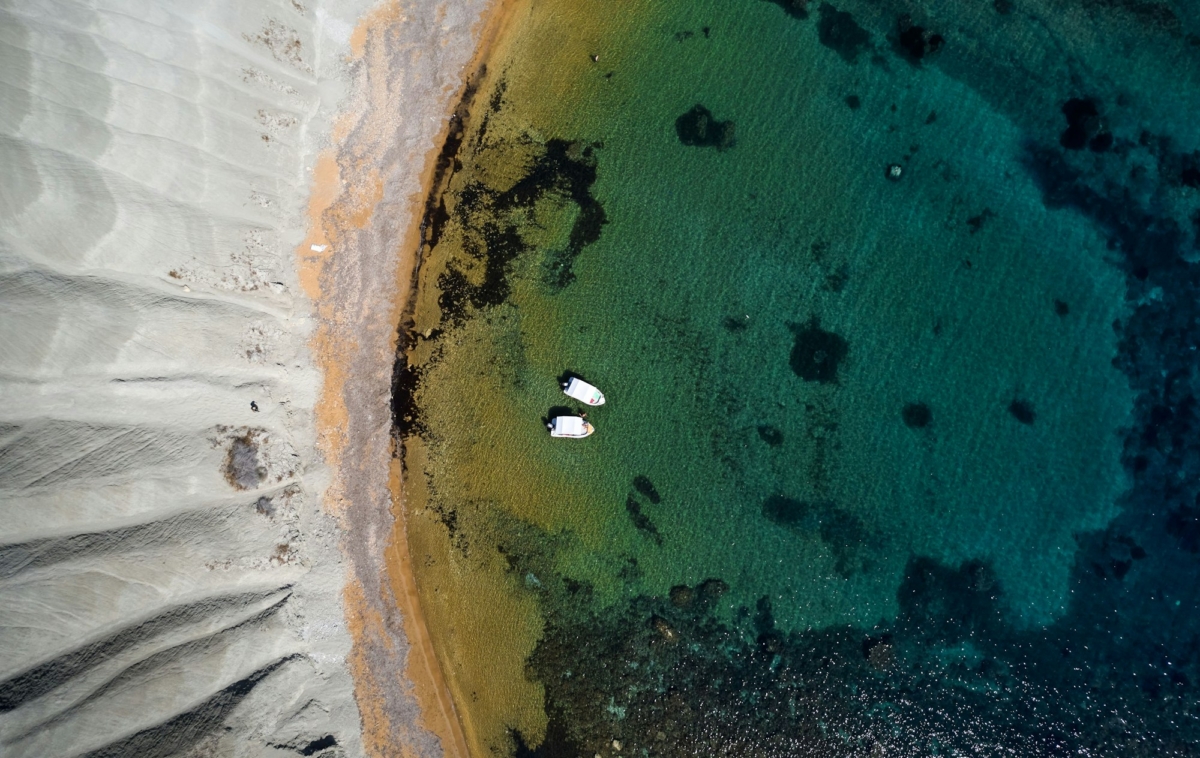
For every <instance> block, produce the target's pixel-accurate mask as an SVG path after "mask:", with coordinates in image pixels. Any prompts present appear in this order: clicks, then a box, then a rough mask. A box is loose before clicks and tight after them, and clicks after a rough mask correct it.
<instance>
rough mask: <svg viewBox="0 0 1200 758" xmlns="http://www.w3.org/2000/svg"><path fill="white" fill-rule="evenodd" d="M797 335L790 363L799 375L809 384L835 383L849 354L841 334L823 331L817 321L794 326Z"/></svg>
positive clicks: (793, 331) (793, 332)
mask: <svg viewBox="0 0 1200 758" xmlns="http://www.w3.org/2000/svg"><path fill="white" fill-rule="evenodd" d="M791 329H792V334H794V335H795V336H796V341H795V344H794V345H793V346H792V355H791V359H790V361H789V362H790V364H791V367H792V371H794V372H795V373H796V376H798V377H800V378H801V379H803V380H804V381H806V382H818V383H820V384H836V383H837V380H838V366H840V365H841V363H842V361H844V360H845V359H846V356H847V354H848V353H849V352H850V345H849V344H848V343H847V342H846V340H845V339H843V338H842V337H841V336H840V335H838V334H834V333H833V332H830V331H826V330H824V329H822V328H821V324H820V322H819V321H818V320H817V319H816V318H812V319H810V320H809V322H808V323H807V324H803V325H792V327H791Z"/></svg>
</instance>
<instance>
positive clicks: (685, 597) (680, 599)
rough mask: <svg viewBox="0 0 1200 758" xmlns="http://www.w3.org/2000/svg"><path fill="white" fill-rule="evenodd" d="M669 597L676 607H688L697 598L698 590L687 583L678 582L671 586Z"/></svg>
mask: <svg viewBox="0 0 1200 758" xmlns="http://www.w3.org/2000/svg"><path fill="white" fill-rule="evenodd" d="M669 597H670V598H671V605H673V606H675V607H676V608H688V607H690V606H691V605H692V603H693V602H694V601H695V599H696V591H695V590H693V589H692V588H691V587H689V586H687V585H686V584H677V585H675V586H674V587H672V588H671V592H670V595H669Z"/></svg>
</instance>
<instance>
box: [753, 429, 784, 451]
mask: <svg viewBox="0 0 1200 758" xmlns="http://www.w3.org/2000/svg"><path fill="white" fill-rule="evenodd" d="M758 438H759V439H760V440H762V441H763V442H765V443H767V444H768V445H770V446H771V447H779V446H780V445H782V444H783V432H781V431H779V430H778V429H776V428H775V427H773V426H770V425H767V424H763V425H761V426H759V427H758Z"/></svg>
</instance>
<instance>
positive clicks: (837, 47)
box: [817, 3, 871, 63]
mask: <svg viewBox="0 0 1200 758" xmlns="http://www.w3.org/2000/svg"><path fill="white" fill-rule="evenodd" d="M817 13H818V14H819V15H820V19H818V21H817V41H819V42H820V43H821V44H822V45H824V46H825V47H827V48H829V49H830V50H832V51H834V52H835V53H837V54H838V55H839V56H841V58H842V60H844V61H846V62H847V63H854V62H855V61H856V60H858V54H859V53H861V52H862V51H863V50H866V49H867V48H868V47H870V44H871V35H870V34H868V33H867V30H866V29H863V28H862V27H861V26H859V25H858V24H857V23H856V22H855V21H854V16H851V15H850V14H849V13H847V12H845V11H839V10H838V9H837V8H834V7H833V6H832V5H830V4H829V3H821V5H820V7H819V8H817Z"/></svg>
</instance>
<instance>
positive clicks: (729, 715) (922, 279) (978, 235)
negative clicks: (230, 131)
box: [402, 0, 1200, 756]
mask: <svg viewBox="0 0 1200 758" xmlns="http://www.w3.org/2000/svg"><path fill="white" fill-rule="evenodd" d="M1197 34H1200V13H1198V12H1197V11H1196V10H1194V9H1192V8H1190V7H1187V6H1184V5H1182V4H1176V5H1167V4H1163V5H1152V4H1132V3H1122V2H1114V3H1105V2H1078V3H1041V4H1036V3H1020V2H1013V3H1008V2H1005V0H997V2H995V3H992V2H975V3H961V2H958V3H937V2H932V3H930V2H926V3H916V2H897V1H895V0H890V1H888V0H885V1H884V2H865V0H864V1H863V2H855V3H845V4H839V5H838V7H836V8H835V7H833V6H831V5H828V4H821V3H808V4H807V5H804V4H803V3H799V2H789V0H779V2H767V1H766V0H743V1H742V2H731V1H730V0H724V1H721V2H719V1H718V0H690V1H689V2H682V1H676V0H662V1H661V2H656V3H651V2H638V3H629V2H627V3H621V4H620V5H619V7H617V4H615V3H613V2H611V0H585V1H584V2H573V3H565V2H551V3H533V4H530V5H529V6H527V7H524V8H522V9H521V10H520V11H519V12H518V15H517V21H516V23H515V26H514V29H513V31H512V32H511V33H510V35H509V36H508V38H507V40H506V43H505V45H504V46H503V47H502V48H501V49H500V51H499V52H498V53H497V56H496V58H495V60H493V61H492V62H491V64H490V66H489V70H488V73H487V75H486V76H484V77H483V78H482V79H481V80H480V82H479V86H478V90H477V92H476V93H475V95H474V98H473V100H472V101H471V102H470V104H469V107H467V106H464V108H463V109H462V113H463V114H465V118H464V120H463V122H462V125H461V129H462V131H461V139H462V144H461V146H460V147H459V148H458V150H457V153H456V155H455V158H454V160H455V161H456V162H454V163H453V164H452V167H451V173H450V176H449V180H448V185H447V187H446V188H445V191H444V192H439V194H438V196H437V197H436V198H435V202H434V204H433V206H431V208H432V210H433V211H434V212H433V213H431V216H430V224H429V226H428V228H427V236H428V237H431V238H432V240H431V241H434V242H436V244H434V245H433V246H432V247H431V249H429V250H427V252H426V254H425V257H424V261H423V264H422V268H421V273H420V277H421V278H420V295H419V297H418V300H417V302H416V304H415V307H414V311H413V322H412V324H410V325H408V328H409V329H410V333H411V334H413V335H414V339H413V340H412V344H411V345H410V349H409V350H408V353H407V357H406V360H407V361H408V363H409V365H410V366H411V368H410V369H409V372H408V373H407V374H406V375H405V378H404V381H403V382H402V392H405V393H408V392H411V401H412V406H413V407H415V408H416V421H415V422H413V423H407V422H406V423H404V424H403V425H402V431H403V432H404V433H405V434H406V436H405V462H406V470H407V474H406V476H407V491H408V492H409V497H410V501H409V508H410V526H409V534H410V540H411V542H412V545H413V554H414V556H415V559H416V561H417V564H418V582H419V584H420V587H421V592H422V598H423V603H424V605H425V608H426V610H427V613H428V616H429V619H430V624H431V626H432V628H433V631H434V635H435V637H436V638H437V639H438V641H439V655H440V656H441V658H442V663H443V667H444V668H445V669H446V671H447V675H448V678H449V679H450V682H451V686H452V689H453V690H454V694H455V697H456V702H457V704H458V707H459V710H460V713H461V714H462V716H463V720H464V724H465V726H466V728H467V733H468V737H469V739H470V740H471V742H472V744H473V746H474V748H475V749H476V750H477V751H478V752H479V754H481V755H483V754H488V753H495V754H499V755H508V754H513V753H516V754H519V755H533V754H536V755H572V756H573V755H592V754H594V753H600V754H603V755H612V754H615V753H616V752H618V751H617V748H616V745H615V744H614V742H613V740H617V741H618V742H619V743H621V745H622V749H621V751H620V754H622V755H632V754H639V755H701V754H712V755H717V754H720V755H739V756H740V755H966V754H971V755H976V754H979V755H1065V754H1068V753H1070V754H1080V755H1195V754H1200V753H1197V749H1196V747H1195V745H1196V739H1198V738H1200V728H1198V725H1197V723H1196V718H1197V715H1198V714H1200V710H1198V709H1200V703H1198V701H1197V699H1196V694H1195V689H1194V688H1195V686H1196V684H1197V683H1200V667H1198V665H1197V656H1198V655H1200V649H1198V646H1200V617H1198V616H1197V598H1198V593H1197V590H1196V586H1197V585H1196V579H1197V574H1198V573H1200V570H1198V568H1197V566H1198V563H1200V558H1198V556H1197V553H1198V551H1200V507H1198V506H1197V505H1196V496H1197V492H1198V491H1200V483H1198V482H1197V478H1196V473H1197V470H1200V463H1198V462H1197V461H1196V460H1194V458H1195V452H1194V451H1195V450H1197V449H1200V444H1198V443H1197V442H1196V438H1195V435H1194V430H1195V426H1196V423H1197V416H1196V413H1197V411H1196V407H1195V406H1196V401H1195V398H1194V396H1193V394H1192V386H1193V382H1194V381H1196V380H1195V379H1194V377H1193V374H1194V372H1195V368H1196V360H1195V352H1194V351H1195V345H1196V344H1197V343H1198V342H1200V327H1197V323H1198V321H1197V319H1196V318H1195V315H1196V313H1195V312H1196V308H1197V306H1196V303H1197V302H1198V301H1197V298H1196V296H1195V295H1196V293H1195V292H1194V291H1193V287H1194V286H1195V285H1196V282H1200V276H1197V272H1196V271H1194V270H1193V269H1194V268H1195V266H1194V261H1196V260H1198V259H1200V248H1197V243H1196V237H1197V234H1198V233H1200V210H1198V208H1200V151H1198V150H1200V128H1197V127H1196V126H1195V124H1194V122H1193V121H1191V120H1190V116H1189V114H1195V113H1197V112H1200V110H1198V109H1197V106H1200V83H1198V82H1197V75H1200V36H1197ZM593 57H595V59H593ZM896 174H898V176H897V175H896ZM439 203H444V207H443V210H442V211H438V204H439ZM567 372H573V373H575V374H577V375H579V376H582V377H584V378H586V379H587V380H588V381H590V382H592V383H594V384H596V385H597V386H599V387H600V388H601V389H602V390H603V391H604V392H605V394H606V395H607V397H608V403H607V404H606V405H604V406H603V407H601V408H596V409H590V410H589V411H588V420H589V421H591V422H592V423H593V424H594V425H595V427H596V429H597V432H596V434H595V435H594V436H593V437H591V438H589V439H586V440H582V441H574V440H557V439H551V438H550V437H549V436H548V434H547V433H546V430H545V427H544V426H543V423H544V420H545V418H546V417H548V416H550V415H553V414H554V413H559V412H575V411H577V410H578V409H579V408H578V405H577V404H574V403H572V402H571V401H570V400H569V399H567V398H566V397H565V396H563V395H562V394H561V392H560V391H559V388H558V380H559V378H560V377H561V376H563V375H564V374H565V373H567ZM414 376H415V377H417V379H416V380H415V381H413V380H412V377H414ZM1138 751H1141V752H1138Z"/></svg>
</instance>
